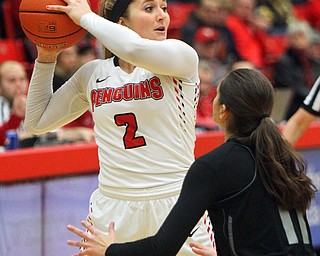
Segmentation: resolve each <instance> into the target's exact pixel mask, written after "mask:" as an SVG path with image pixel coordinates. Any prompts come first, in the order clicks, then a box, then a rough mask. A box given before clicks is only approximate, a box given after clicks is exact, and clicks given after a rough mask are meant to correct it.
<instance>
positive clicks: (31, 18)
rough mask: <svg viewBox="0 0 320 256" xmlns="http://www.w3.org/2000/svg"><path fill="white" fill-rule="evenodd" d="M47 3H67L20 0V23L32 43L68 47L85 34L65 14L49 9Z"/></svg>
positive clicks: (49, 0)
mask: <svg viewBox="0 0 320 256" xmlns="http://www.w3.org/2000/svg"><path fill="white" fill-rule="evenodd" d="M47 5H67V4H66V3H65V2H64V1H62V0H22V1H21V3H20V8H19V19H20V24H21V27H22V29H23V31H24V33H25V35H26V36H27V37H28V38H29V39H30V40H31V41H32V42H33V43H35V44H36V45H39V46H41V47H44V48H59V49H62V48H68V47H70V46H72V45H73V44H75V43H76V42H77V41H79V40H80V39H81V38H82V37H83V36H84V35H85V34H86V30H85V29H83V28H82V27H80V26H78V25H77V24H75V23H74V22H73V21H72V20H71V19H70V18H69V16H68V15H67V14H65V13H63V12H57V11H49V10H47V9H46V6H47Z"/></svg>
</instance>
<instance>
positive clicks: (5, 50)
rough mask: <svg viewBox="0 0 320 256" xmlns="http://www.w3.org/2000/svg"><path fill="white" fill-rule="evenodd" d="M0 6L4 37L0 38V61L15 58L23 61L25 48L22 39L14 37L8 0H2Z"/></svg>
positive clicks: (24, 59) (24, 60)
mask: <svg viewBox="0 0 320 256" xmlns="http://www.w3.org/2000/svg"><path fill="white" fill-rule="evenodd" d="M1 8H2V10H3V18H4V27H5V31H6V39H0V62H2V61H6V60H16V61H19V62H23V63H24V62H26V54H25V48H24V44H23V40H22V39H15V28H14V25H13V20H12V16H11V8H12V6H11V2H10V0H5V1H3V3H2V5H1Z"/></svg>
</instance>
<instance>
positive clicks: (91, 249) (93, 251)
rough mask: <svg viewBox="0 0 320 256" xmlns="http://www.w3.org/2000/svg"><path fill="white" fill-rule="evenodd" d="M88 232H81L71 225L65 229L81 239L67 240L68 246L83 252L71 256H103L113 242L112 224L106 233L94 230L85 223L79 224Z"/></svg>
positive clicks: (112, 223)
mask: <svg viewBox="0 0 320 256" xmlns="http://www.w3.org/2000/svg"><path fill="white" fill-rule="evenodd" d="M81 224H82V226H84V227H85V228H86V229H87V230H88V231H89V232H85V231H82V230H80V229H78V228H76V227H74V226H72V225H68V226H67V229H68V230H69V231H71V232H72V233H74V234H76V235H78V236H79V237H80V238H82V239H83V240H82V241H74V240H68V241H67V243H68V245H71V246H75V247H78V248H79V247H82V248H83V251H82V252H79V253H76V254H73V256H104V255H105V251H106V249H107V248H108V247H109V246H110V245H111V244H113V243H114V242H115V237H116V235H115V231H114V222H111V223H110V224H109V227H108V233H105V232H102V231H100V230H98V229H96V228H95V227H94V226H92V225H91V224H90V223H89V222H87V221H82V222H81Z"/></svg>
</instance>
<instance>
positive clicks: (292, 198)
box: [219, 69, 316, 211]
mask: <svg viewBox="0 0 320 256" xmlns="http://www.w3.org/2000/svg"><path fill="white" fill-rule="evenodd" d="M219 90H220V103H221V104H224V105H225V106H226V108H227V110H228V111H229V113H230V115H229V119H228V124H227V127H226V129H227V131H228V132H229V133H230V134H232V135H233V136H234V137H235V138H237V139H238V140H239V141H241V142H243V143H245V144H247V145H250V146H252V147H253V148H254V149H255V156H256V161H257V166H258V170H259V174H260V177H261V179H262V182H263V184H264V186H265V188H266V190H267V191H268V192H269V193H270V194H271V195H272V196H273V197H274V198H275V200H276V201H277V203H278V205H279V206H280V207H282V208H284V209H287V210H290V209H297V210H302V211H305V210H306V209H307V208H308V207H309V205H310V202H311V200H312V198H313V197H314V195H315V192H316V188H315V186H314V185H313V184H312V181H311V179H310V178H309V177H308V176H307V175H306V163H305V161H304V160H303V159H302V158H301V157H300V155H299V154H298V153H297V152H296V151H295V150H294V149H293V147H292V146H291V145H290V144H289V143H288V142H287V141H286V140H285V139H284V138H283V136H282V134H281V132H280V130H279V128H278V127H277V125H276V124H275V123H274V122H273V121H272V120H271V118H269V116H270V114H271V111H272V107H273V101H274V91H273V87H272V85H271V83H270V81H269V80H268V79H267V78H266V77H265V76H264V75H263V74H262V73H260V72H259V71H255V70H252V69H238V70H235V71H233V72H231V73H229V74H228V75H227V76H226V77H225V78H224V79H223V80H222V81H221V83H220V86H219Z"/></svg>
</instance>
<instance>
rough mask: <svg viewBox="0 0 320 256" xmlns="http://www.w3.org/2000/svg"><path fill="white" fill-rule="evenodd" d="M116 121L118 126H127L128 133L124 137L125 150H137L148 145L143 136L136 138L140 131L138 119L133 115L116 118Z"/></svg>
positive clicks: (128, 114) (127, 114) (122, 115)
mask: <svg viewBox="0 0 320 256" xmlns="http://www.w3.org/2000/svg"><path fill="white" fill-rule="evenodd" d="M114 121H115V123H116V125H118V126H125V127H126V131H125V134H124V135H123V143H124V147H125V149H131V148H137V147H142V146H145V145H146V141H145V139H144V137H143V136H138V137H137V136H136V131H137V129H138V124H137V119H136V116H135V115H134V114H133V113H124V114H119V115H115V116H114Z"/></svg>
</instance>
